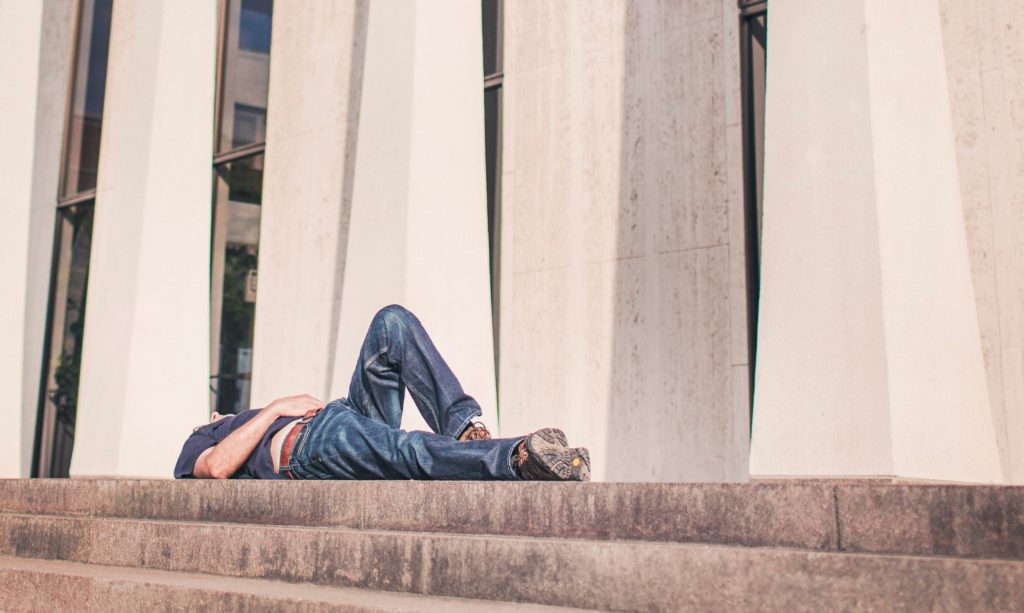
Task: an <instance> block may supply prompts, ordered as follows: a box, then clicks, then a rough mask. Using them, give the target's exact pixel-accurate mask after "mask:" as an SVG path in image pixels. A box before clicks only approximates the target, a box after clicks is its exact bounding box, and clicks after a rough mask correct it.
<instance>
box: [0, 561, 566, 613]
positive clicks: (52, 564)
mask: <svg viewBox="0 0 1024 613" xmlns="http://www.w3.org/2000/svg"><path fill="white" fill-rule="evenodd" d="M0 585H2V586H3V589H2V590H0V610H2V611H6V612H8V613H17V612H20V611H83V612H90V611H96V612H101V611H102V612H104V613H107V612H109V613H120V612H124V613H136V612H137V611H145V610H151V611H174V610H176V611H269V610H273V611H278V612H282V613H314V612H316V613H321V612H325V611H343V612H347V613H356V612H358V613H363V612H367V613H369V612H384V611H388V612H392V611H393V612H419V613H449V612H451V613H461V612H465V613H476V612H478V611H494V612H495V613H501V612H505V611H507V612H509V613H512V612H513V611H515V612H517V613H518V612H520V611H526V612H530V613H558V612H561V611H565V612H571V611H582V610H584V609H568V608H564V607H547V606H541V605H526V604H522V603H504V602H494V601H482V600H471V599H467V598H445V597H440V596H421V595H416V594H403V593H400V592H380V591H372V590H360V589H354V588H338V587H326V586H321V585H313V584H309V583H285V582H283V581H270V580H266V579H246V578H241V577H225V576H217V575H206V574H199V573H176V572H169V571H163V570H151V569H135V568H121V567H117V566H99V565H95V564H81V563H78V562H63V561H56V560H32V559H25V558H15V557H10V556H0Z"/></svg>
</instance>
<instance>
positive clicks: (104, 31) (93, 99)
mask: <svg viewBox="0 0 1024 613" xmlns="http://www.w3.org/2000/svg"><path fill="white" fill-rule="evenodd" d="M111 5H112V0H83V2H82V5H81V13H80V16H79V20H80V21H79V37H78V48H77V50H76V56H75V57H76V59H75V77H74V81H73V86H72V93H71V100H70V109H69V116H68V126H67V134H66V138H67V147H66V151H65V156H64V188H63V190H62V192H61V195H62V196H69V195H72V194H77V193H79V192H84V191H87V190H90V189H94V188H95V187H96V169H97V167H98V165H99V153H100V127H101V124H102V121H101V118H102V117H103V92H104V88H105V87H106V83H107V50H108V46H109V42H110V14H111Z"/></svg>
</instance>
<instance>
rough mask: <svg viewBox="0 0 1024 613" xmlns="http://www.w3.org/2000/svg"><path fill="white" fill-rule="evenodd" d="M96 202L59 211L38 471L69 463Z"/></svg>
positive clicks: (60, 473)
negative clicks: (93, 214) (94, 204)
mask: <svg viewBox="0 0 1024 613" xmlns="http://www.w3.org/2000/svg"><path fill="white" fill-rule="evenodd" d="M92 205H93V203H92V202H91V201H90V202H86V203H82V204H78V205H74V206H69V207H65V208H62V209H60V210H58V212H57V215H58V219H57V234H56V237H55V241H56V247H55V254H54V255H55V258H56V259H55V260H54V267H55V272H54V277H53V285H52V287H51V294H50V295H51V300H52V303H51V311H50V325H49V328H50V330H49V343H50V346H49V347H48V349H49V351H48V352H47V356H48V362H47V364H45V373H44V376H45V377H46V379H45V391H44V394H43V399H42V402H43V405H44V406H43V411H42V423H41V424H40V429H41V434H42V436H41V437H40V438H39V446H38V450H37V453H38V454H39V455H38V462H37V467H36V470H37V474H39V475H44V476H54V477H66V476H67V475H68V469H69V468H70V465H71V448H72V445H73V443H74V439H75V413H76V407H77V406H78V375H79V373H80V371H81V364H82V339H83V332H84V325H85V297H86V290H87V288H88V285H89V248H90V243H91V241H92V217H93V216H92V213H93V206H92Z"/></svg>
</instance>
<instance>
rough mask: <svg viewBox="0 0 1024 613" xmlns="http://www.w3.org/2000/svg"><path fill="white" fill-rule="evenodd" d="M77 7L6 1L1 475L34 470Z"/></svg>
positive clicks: (58, 1) (0, 153)
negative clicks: (47, 306) (33, 450)
mask: <svg viewBox="0 0 1024 613" xmlns="http://www.w3.org/2000/svg"><path fill="white" fill-rule="evenodd" d="M73 9H74V7H73V4H72V3H71V2H70V1H68V0H48V1H46V2H19V1H18V0H2V1H0V40H2V41H4V53H3V54H2V55H0V83H3V87H2V88H0V109H3V112H2V113H0V185H2V186H3V190H4V197H3V198H2V199H0V219H3V220H4V221H3V223H2V224H0V244H2V245H4V258H3V261H2V262H0V287H3V288H4V290H3V292H0V338H2V339H3V342H2V343H0V389H3V390H5V394H4V395H5V398H6V402H4V403H3V404H2V406H0V418H2V419H3V421H4V423H5V424H7V427H6V428H4V429H3V431H2V432H0V477H27V476H28V475H29V473H30V471H31V462H32V448H33V444H34V439H35V424H36V413H37V411H38V396H39V382H40V376H41V374H40V371H41V365H42V350H43V338H44V335H45V324H46V304H47V292H48V290H49V283H48V281H49V278H50V274H49V273H50V256H51V252H52V248H53V228H54V216H55V214H56V213H55V210H56V206H57V189H58V183H59V180H60V156H61V138H62V134H63V129H64V112H65V107H66V105H67V92H68V76H69V66H70V63H69V62H70V55H71V54H70V51H71V41H72V29H73V24H72V21H73V19H72V18H73V13H74V10H73Z"/></svg>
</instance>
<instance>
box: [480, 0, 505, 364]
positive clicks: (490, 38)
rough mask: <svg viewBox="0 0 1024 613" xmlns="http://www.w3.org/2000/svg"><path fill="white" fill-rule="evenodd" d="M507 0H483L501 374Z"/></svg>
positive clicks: (494, 310) (487, 165)
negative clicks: (502, 110) (502, 104)
mask: <svg viewBox="0 0 1024 613" xmlns="http://www.w3.org/2000/svg"><path fill="white" fill-rule="evenodd" d="M503 10H504V1H503V0H481V20H482V24H481V25H482V28H483V37H482V38H483V56H484V67H483V68H484V79H483V86H484V153H485V159H484V174H485V176H486V179H487V233H488V238H489V243H490V244H489V246H490V260H491V261H490V264H491V323H492V325H493V330H492V334H493V337H494V371H495V380H497V374H498V357H499V351H498V340H499V336H500V335H499V330H500V325H499V323H500V321H499V315H500V308H499V307H500V296H499V292H500V289H501V88H502V81H503V76H502V74H501V71H502V21H503V19H502V15H503Z"/></svg>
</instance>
